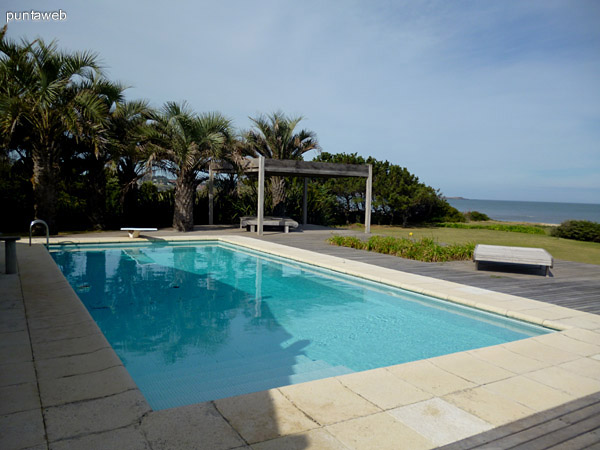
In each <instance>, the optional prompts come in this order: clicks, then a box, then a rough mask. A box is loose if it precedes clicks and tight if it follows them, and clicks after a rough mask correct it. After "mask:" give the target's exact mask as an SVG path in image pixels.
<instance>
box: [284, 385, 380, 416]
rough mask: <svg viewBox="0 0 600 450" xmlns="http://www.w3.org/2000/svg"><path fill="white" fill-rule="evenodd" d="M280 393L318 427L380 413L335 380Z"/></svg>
mask: <svg viewBox="0 0 600 450" xmlns="http://www.w3.org/2000/svg"><path fill="white" fill-rule="evenodd" d="M279 391H280V392H281V393H282V394H283V395H284V396H286V397H287V398H288V399H289V400H290V401H291V402H292V403H293V404H294V405H296V407H297V408H299V409H300V410H301V411H303V412H304V413H305V414H306V415H307V416H308V417H310V418H311V419H312V420H314V421H316V422H317V423H319V424H320V425H330V424H333V423H336V422H341V421H343V420H348V419H354V418H356V417H361V416H366V415H369V414H375V413H377V412H380V411H381V409H380V408H378V407H377V406H375V405H374V404H372V403H370V402H368V401H367V400H365V399H364V398H362V397H360V396H359V395H358V394H356V393H354V392H352V391H351V390H350V389H348V388H346V387H345V386H343V385H342V384H341V383H340V382H339V381H338V380H336V379H335V378H326V379H323V380H317V381H314V382H310V383H301V384H294V385H291V386H285V387H282V388H279Z"/></svg>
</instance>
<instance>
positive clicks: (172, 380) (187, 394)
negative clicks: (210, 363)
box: [134, 355, 352, 409]
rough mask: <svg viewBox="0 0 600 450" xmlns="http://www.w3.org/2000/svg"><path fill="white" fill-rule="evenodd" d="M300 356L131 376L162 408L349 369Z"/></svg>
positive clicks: (271, 386) (244, 392)
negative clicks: (272, 362) (235, 367)
mask: <svg viewBox="0 0 600 450" xmlns="http://www.w3.org/2000/svg"><path fill="white" fill-rule="evenodd" d="M300 359H301V361H299V362H297V363H295V364H291V365H290V360H289V355H288V357H287V358H285V360H286V363H285V364H282V365H278V366H273V365H269V366H265V365H264V364H263V365H262V366H259V365H255V366H253V367H252V368H250V367H247V366H240V368H239V369H238V370H237V371H234V370H232V369H231V367H227V368H220V369H217V368H216V367H215V368H213V370H211V371H210V372H209V373H207V372H205V371H201V372H196V373H190V371H187V372H183V371H179V373H177V374H173V373H167V372H165V373H160V374H154V375H153V374H146V375H144V376H134V379H135V381H136V383H137V384H138V386H139V387H140V389H141V390H142V393H144V395H145V396H146V399H147V400H148V402H149V403H150V405H151V406H152V408H154V409H164V408H170V407H174V406H178V405H182V404H192V403H198V402H203V401H208V400H216V399H219V398H224V397H231V396H234V395H241V394H246V393H249V392H257V391H262V390H266V389H272V388H275V387H280V386H287V385H289V384H295V383H302V382H306V381H312V380H318V379H321V378H327V377H333V376H337V375H343V374H347V373H352V370H350V369H348V368H347V367H344V366H331V365H329V364H327V363H326V362H324V361H313V360H310V358H307V357H304V356H303V357H301V358H300ZM280 363H281V361H280Z"/></svg>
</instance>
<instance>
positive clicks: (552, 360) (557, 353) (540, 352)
mask: <svg viewBox="0 0 600 450" xmlns="http://www.w3.org/2000/svg"><path fill="white" fill-rule="evenodd" d="M503 345H504V348H506V349H507V350H510V351H511V352H514V353H518V354H520V355H523V356H527V357H529V358H533V359H537V360H538V361H542V362H546V363H548V364H549V365H553V364H561V363H564V362H567V361H573V360H574V359H578V358H579V356H580V355H578V354H577V353H574V352H569V351H565V350H562V349H559V348H555V347H552V346H550V345H545V344H543V343H541V342H538V341H536V340H535V339H524V340H522V341H515V342H509V343H507V344H503Z"/></svg>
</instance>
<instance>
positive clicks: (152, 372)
mask: <svg viewBox="0 0 600 450" xmlns="http://www.w3.org/2000/svg"><path fill="white" fill-rule="evenodd" d="M51 254H52V256H53V258H54V259H55V261H56V262H57V264H58V265H59V267H60V268H61V270H62V271H63V273H64V274H65V276H66V277H67V279H68V280H69V282H70V283H71V285H72V286H73V288H74V289H75V291H76V292H77V293H78V295H79V297H80V298H81V300H82V301H83V303H84V304H85V306H86V307H87V308H88V310H89V311H90V313H91V315H92V316H93V318H94V319H95V320H96V322H97V323H98V325H99V326H100V328H101V330H102V331H103V333H104V334H105V336H106V338H107V339H108V341H109V342H110V343H111V345H112V347H113V348H114V349H115V351H116V353H117V354H118V355H119V357H120V358H121V360H122V361H123V363H124V365H125V367H126V368H127V370H128V371H129V373H130V374H131V376H132V377H133V379H134V380H135V382H136V383H137V385H138V386H139V388H140V389H141V391H142V392H143V394H144V395H145V396H146V399H147V400H148V402H149V403H150V405H151V406H152V407H153V408H154V409H162V408H170V407H175V406H182V405H186V404H192V403H197V402H201V401H207V400H215V399H218V398H223V397H229V396H232V395H238V394H244V393H249V392H255V391H260V390H264V389H269V388H273V387H278V386H283V385H288V384H293V383H298V382H303V381H309V380H313V379H319V378H324V377H329V376H334V375H341V374H344V373H351V372H354V371H361V370H366V369H373V368H376V367H382V366H388V365H392V364H398V363H403V362H408V361H414V360H418V359H423V358H429V357H433V356H438V355H443V354H447V353H453V352H458V351H463V350H468V349H473V348H479V347H485V346H489V345H495V344H500V343H504V342H508V341H514V340H518V339H524V338H527V337H530V336H535V335H539V334H544V333H547V332H549V331H550V330H547V329H543V328H540V327H535V326H532V325H528V324H525V323H522V322H518V321H513V320H506V319H503V318H500V317H497V316H494V315H491V314H486V313H482V312H478V311H476V310H472V309H469V308H463V307H460V306H455V305H452V304H449V303H446V302H443V301H439V300H435V299H431V298H428V297H425V296H422V295H418V294H413V293H409V292H407V291H403V290H400V289H395V288H391V287H387V286H385V285H381V284H377V283H371V282H366V281H362V280H360V279H357V278H353V277H347V276H343V275H339V274H337V273H334V272H331V271H326V270H322V269H317V268H315V267H314V266H310V265H304V264H299V263H295V262H289V261H285V260H283V259H279V258H275V257H270V256H268V255H265V254H261V253H258V252H252V251H246V250H242V249H240V248H236V247H234V246H229V245H224V244H218V243H215V242H208V243H202V244H198V243H194V244H191V243H186V244H178V245H165V244H159V245H156V244H143V245H140V246H127V247H126V248H118V247H116V246H114V245H103V246H94V247H90V246H83V245H82V246H79V247H68V246H65V247H60V249H57V248H55V249H53V250H52V252H51Z"/></svg>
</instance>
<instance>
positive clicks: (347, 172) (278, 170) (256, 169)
mask: <svg viewBox="0 0 600 450" xmlns="http://www.w3.org/2000/svg"><path fill="white" fill-rule="evenodd" d="M234 171H235V169H234V168H233V167H232V166H231V165H229V164H222V163H220V164H219V163H211V165H210V167H209V172H208V223H209V225H213V207H214V193H213V184H214V183H213V181H214V174H215V173H216V172H227V173H232V172H234ZM242 171H243V172H244V173H245V174H246V175H257V176H258V206H257V210H256V212H257V227H256V232H257V233H258V234H259V235H262V234H263V221H264V216H265V211H264V210H265V176H282V177H303V178H304V195H303V199H302V223H303V225H306V222H307V217H308V211H307V209H308V195H307V194H308V179H309V178H342V177H363V178H366V179H367V183H366V189H365V190H366V195H365V233H370V232H371V197H372V190H373V168H372V166H371V165H370V164H340V163H327V162H313V161H295V160H281V159H270V158H264V157H262V156H259V157H258V158H252V159H247V160H245V162H244V164H243V166H242Z"/></svg>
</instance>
